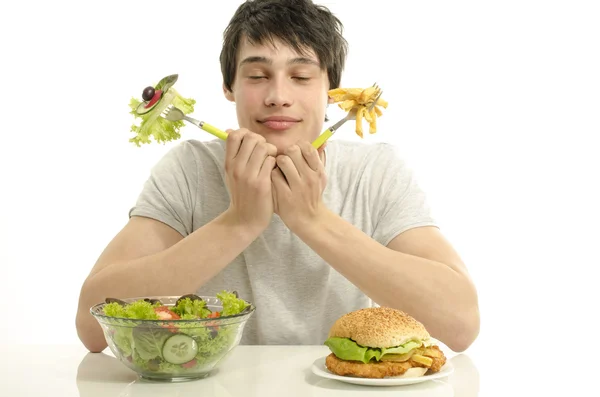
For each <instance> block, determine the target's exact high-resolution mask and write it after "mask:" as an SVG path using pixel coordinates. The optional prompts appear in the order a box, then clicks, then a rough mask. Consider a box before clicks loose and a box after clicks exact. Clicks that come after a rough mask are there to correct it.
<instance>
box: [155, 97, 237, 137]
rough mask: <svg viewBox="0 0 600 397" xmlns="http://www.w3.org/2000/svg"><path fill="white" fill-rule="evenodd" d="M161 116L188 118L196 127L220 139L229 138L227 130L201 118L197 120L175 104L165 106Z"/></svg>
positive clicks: (172, 118) (173, 119) (175, 118)
mask: <svg viewBox="0 0 600 397" xmlns="http://www.w3.org/2000/svg"><path fill="white" fill-rule="evenodd" d="M160 116H161V117H162V118H165V119H167V120H169V121H180V120H186V121H189V122H190V123H192V124H194V125H195V126H196V127H199V128H201V129H203V130H204V131H206V132H209V133H211V134H213V135H214V136H216V137H217V138H220V139H223V140H225V139H227V133H226V132H225V131H221V130H220V129H218V128H217V127H215V126H212V125H210V124H208V123H206V122H204V121H200V120H196V119H194V118H191V117H189V116H186V115H185V114H184V113H183V112H182V111H181V109H179V108H177V107H175V106H173V105H169V106H167V107H166V108H165V110H163V111H162V112H161V114H160Z"/></svg>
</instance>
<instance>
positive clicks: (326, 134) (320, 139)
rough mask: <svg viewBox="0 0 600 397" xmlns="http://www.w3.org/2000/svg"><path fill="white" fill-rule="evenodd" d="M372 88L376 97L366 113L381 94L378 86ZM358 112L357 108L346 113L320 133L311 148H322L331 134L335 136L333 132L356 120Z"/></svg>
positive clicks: (381, 91) (375, 84)
mask: <svg viewBox="0 0 600 397" xmlns="http://www.w3.org/2000/svg"><path fill="white" fill-rule="evenodd" d="M373 87H375V89H376V90H377V96H376V97H375V99H374V100H373V103H372V104H371V105H370V106H369V107H368V108H367V110H366V111H367V112H370V111H371V110H372V109H373V108H374V107H375V104H377V100H379V98H380V97H381V94H382V93H383V90H382V89H380V88H379V86H378V85H377V83H374V84H373ZM357 112H358V108H354V109H352V110H350V111H349V112H348V114H347V115H346V117H344V118H343V119H341V120H340V121H338V122H337V123H335V124H334V125H332V126H331V127H329V128H327V129H326V130H325V131H323V133H321V135H319V136H318V137H317V139H315V140H314V142H313V143H312V145H313V147H314V148H315V149H319V148H320V147H321V146H323V144H324V143H325V142H327V140H328V139H329V138H331V136H332V135H333V134H335V132H336V131H337V130H338V129H339V128H340V127H341V126H342V125H343V124H344V123H345V122H346V121H349V120H356V113H357Z"/></svg>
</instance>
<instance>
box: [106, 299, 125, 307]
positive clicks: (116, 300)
mask: <svg viewBox="0 0 600 397" xmlns="http://www.w3.org/2000/svg"><path fill="white" fill-rule="evenodd" d="M104 302H106V303H113V302H116V303H118V304H119V305H121V306H125V305H126V304H127V302H125V301H122V300H121V299H117V298H106V299H105V300H104Z"/></svg>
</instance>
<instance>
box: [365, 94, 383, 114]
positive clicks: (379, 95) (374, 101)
mask: <svg viewBox="0 0 600 397" xmlns="http://www.w3.org/2000/svg"><path fill="white" fill-rule="evenodd" d="M381 94H383V90H380V91H379V93H378V94H377V96H376V97H375V99H374V100H373V103H372V104H371V106H369V108H368V109H367V110H368V111H371V109H373V108H374V107H375V104H376V103H377V101H378V100H379V98H381Z"/></svg>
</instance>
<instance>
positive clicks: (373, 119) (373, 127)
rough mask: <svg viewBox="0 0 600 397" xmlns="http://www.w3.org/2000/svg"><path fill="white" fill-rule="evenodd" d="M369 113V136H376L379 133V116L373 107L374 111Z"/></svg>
mask: <svg viewBox="0 0 600 397" xmlns="http://www.w3.org/2000/svg"><path fill="white" fill-rule="evenodd" d="M367 113H369V115H370V118H371V122H370V123H369V134H374V133H376V132H377V115H376V114H375V107H373V109H371V111H370V112H367ZM365 118H366V117H365Z"/></svg>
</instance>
